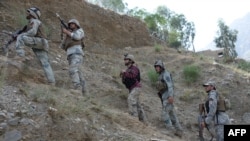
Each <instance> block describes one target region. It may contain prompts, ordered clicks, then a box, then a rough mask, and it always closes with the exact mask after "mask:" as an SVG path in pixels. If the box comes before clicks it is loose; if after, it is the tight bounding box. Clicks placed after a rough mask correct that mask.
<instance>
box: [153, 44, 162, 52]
mask: <svg viewBox="0 0 250 141" xmlns="http://www.w3.org/2000/svg"><path fill="white" fill-rule="evenodd" d="M154 47H155V52H160V51H161V49H162V47H161V46H160V45H155V46H154Z"/></svg>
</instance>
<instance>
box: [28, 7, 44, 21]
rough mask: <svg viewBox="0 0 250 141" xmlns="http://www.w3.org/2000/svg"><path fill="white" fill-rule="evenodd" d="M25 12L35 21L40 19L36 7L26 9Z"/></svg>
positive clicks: (39, 13)
mask: <svg viewBox="0 0 250 141" xmlns="http://www.w3.org/2000/svg"><path fill="white" fill-rule="evenodd" d="M27 12H28V13H29V14H30V15H32V16H33V17H34V18H36V19H40V17H41V12H40V10H39V8H37V7H31V8H29V9H27Z"/></svg>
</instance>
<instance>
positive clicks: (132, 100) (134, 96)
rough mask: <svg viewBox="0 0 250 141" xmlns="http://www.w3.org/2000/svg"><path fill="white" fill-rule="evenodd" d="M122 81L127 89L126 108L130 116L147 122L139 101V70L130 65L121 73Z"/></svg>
mask: <svg viewBox="0 0 250 141" xmlns="http://www.w3.org/2000/svg"><path fill="white" fill-rule="evenodd" d="M121 76H122V82H123V84H124V85H125V86H126V88H127V89H128V90H129V96H128V109H129V113H130V114H131V115H132V116H135V117H138V118H139V120H140V121H143V122H145V123H146V122H147V118H146V115H145V112H144V109H143V107H142V105H141V102H140V95H141V83H140V70H139V69H138V68H137V67H136V66H134V65H131V66H129V67H128V68H127V70H126V71H125V72H123V73H122V74H121Z"/></svg>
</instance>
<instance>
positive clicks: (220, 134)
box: [215, 125, 224, 141]
mask: <svg viewBox="0 0 250 141" xmlns="http://www.w3.org/2000/svg"><path fill="white" fill-rule="evenodd" d="M215 134H216V141H224V125H215Z"/></svg>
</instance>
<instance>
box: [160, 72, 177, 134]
mask: <svg viewBox="0 0 250 141" xmlns="http://www.w3.org/2000/svg"><path fill="white" fill-rule="evenodd" d="M173 87H174V86H173V82H172V78H171V74H170V73H169V72H168V71H166V70H163V71H162V72H161V73H160V75H159V77H158V81H157V89H158V90H159V96H160V98H161V100H162V118H163V120H164V122H165V125H166V127H167V128H168V129H170V130H173V129H174V127H173V126H175V128H176V129H177V131H182V127H181V125H180V123H179V120H178V118H177V116H176V113H175V110H174V104H173V103H169V102H168V98H169V97H170V96H171V97H174V88H173Z"/></svg>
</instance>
